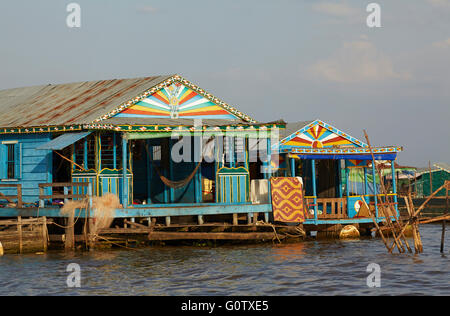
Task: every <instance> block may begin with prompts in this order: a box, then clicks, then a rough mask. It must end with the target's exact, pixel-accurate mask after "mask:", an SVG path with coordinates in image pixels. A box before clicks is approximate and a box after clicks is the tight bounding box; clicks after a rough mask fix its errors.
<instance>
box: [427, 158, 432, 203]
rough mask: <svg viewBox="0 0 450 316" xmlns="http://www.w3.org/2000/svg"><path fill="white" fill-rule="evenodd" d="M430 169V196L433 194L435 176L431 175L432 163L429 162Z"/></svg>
mask: <svg viewBox="0 0 450 316" xmlns="http://www.w3.org/2000/svg"><path fill="white" fill-rule="evenodd" d="M428 169H429V171H430V195H431V192H433V176H432V175H431V161H429V160H428Z"/></svg>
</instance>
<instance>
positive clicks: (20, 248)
mask: <svg viewBox="0 0 450 316" xmlns="http://www.w3.org/2000/svg"><path fill="white" fill-rule="evenodd" d="M17 232H18V233H19V253H22V250H23V240H22V217H21V216H19V217H17Z"/></svg>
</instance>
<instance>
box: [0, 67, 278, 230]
mask: <svg viewBox="0 0 450 316" xmlns="http://www.w3.org/2000/svg"><path fill="white" fill-rule="evenodd" d="M0 109H1V110H2V113H3V115H2V116H1V117H0V144H1V146H0V158H1V160H0V164H1V165H0V169H1V170H0V174H1V179H0V192H1V193H2V194H3V195H5V196H6V197H8V196H9V197H14V196H15V195H18V193H17V190H18V189H20V190H21V198H22V203H21V204H22V205H21V206H23V207H19V208H16V209H12V208H11V209H8V208H5V209H4V210H3V212H2V216H17V215H24V216H36V215H38V214H39V215H41V216H43V215H46V216H59V211H58V207H57V205H55V204H58V199H57V198H53V199H51V198H48V197H49V195H52V194H53V195H54V196H57V193H58V190H60V191H61V192H59V193H61V194H63V193H65V194H67V193H68V192H69V193H71V194H73V195H85V194H88V187H87V186H69V185H66V186H61V187H60V188H58V187H56V186H54V187H52V186H51V185H42V184H43V183H47V184H49V183H63V184H64V183H66V184H67V183H90V185H91V190H92V194H93V195H97V196H101V195H103V194H105V193H107V192H110V193H114V194H117V195H118V196H119V197H120V201H121V203H122V207H123V208H122V209H121V210H118V211H117V212H116V215H117V217H143V216H146V217H154V216H163V217H166V219H167V222H168V223H170V216H175V215H197V216H200V217H201V216H202V215H205V214H218V213H219V214H236V213H250V211H251V213H254V212H260V213H264V214H266V218H268V213H269V212H270V205H269V204H266V205H256V206H255V205H251V202H250V196H249V190H250V180H251V179H257V178H264V177H265V175H264V174H262V173H261V172H260V169H261V167H262V166H264V165H266V164H267V163H268V161H269V160H268V159H266V158H264V157H262V156H264V155H262V156H261V159H258V160H256V161H250V158H249V155H250V151H249V148H250V146H251V143H252V142H258V143H259V144H258V146H257V147H258V148H261V146H262V147H263V152H265V153H266V154H267V153H268V152H269V151H270V141H269V140H270V137H271V133H272V131H273V130H278V129H280V128H284V122H282V121H279V122H272V123H261V122H257V121H256V120H254V119H253V118H251V117H250V116H248V115H246V114H244V113H242V112H240V111H238V110H236V109H235V108H234V107H232V106H230V105H228V104H227V103H225V102H223V101H222V100H220V99H218V98H217V97H215V96H213V95H212V94H210V93H208V92H206V91H205V90H203V89H201V88H200V87H199V86H197V85H195V84H193V83H191V82H190V81H188V80H186V79H184V78H182V77H181V76H179V75H169V76H155V77H146V78H136V79H115V80H101V81H90V82H81V83H70V84H58V85H44V86H37V87H27V88H17V89H9V90H3V91H0ZM184 143H188V144H190V145H189V146H183V144H184ZM211 144H213V146H212V148H213V150H212V152H211V150H210V152H209V153H208V157H206V156H207V154H206V153H205V150H206V148H207V147H211V146H210V145H211ZM175 151H176V152H177V154H178V156H180V157H181V158H182V159H178V160H177V161H176V159H173V154H172V153H173V152H175ZM207 158H208V159H207ZM252 170H253V171H252ZM55 194H56V195H55ZM43 196H46V197H47V198H43ZM38 204H40V209H36V206H37V205H38ZM192 206H197V208H193V207H192ZM199 220H200V221H201V218H199Z"/></svg>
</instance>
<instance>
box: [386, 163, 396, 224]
mask: <svg viewBox="0 0 450 316" xmlns="http://www.w3.org/2000/svg"><path fill="white" fill-rule="evenodd" d="M391 170H392V171H391V172H392V193H393V194H395V195H394V203H395V204H394V208H395V212H397V216H399V213H398V198H397V185H398V178H397V181H396V180H395V178H394V174H395V173H396V172H395V162H394V160H392V161H391ZM386 202H387V201H386Z"/></svg>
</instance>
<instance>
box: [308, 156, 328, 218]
mask: <svg viewBox="0 0 450 316" xmlns="http://www.w3.org/2000/svg"><path fill="white" fill-rule="evenodd" d="M311 179H312V189H313V196H314V221H315V223H316V225H317V220H318V212H319V208H318V207H317V188H316V161H315V160H314V159H311ZM324 213H325V211H324Z"/></svg>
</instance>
